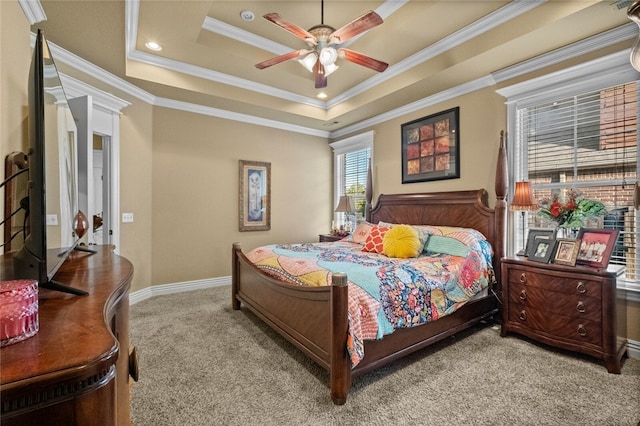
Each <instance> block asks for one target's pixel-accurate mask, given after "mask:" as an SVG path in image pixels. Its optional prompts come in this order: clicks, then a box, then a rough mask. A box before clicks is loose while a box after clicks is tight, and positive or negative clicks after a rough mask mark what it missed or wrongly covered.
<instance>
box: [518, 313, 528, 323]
mask: <svg viewBox="0 0 640 426" xmlns="http://www.w3.org/2000/svg"><path fill="white" fill-rule="evenodd" d="M519 318H520V320H521V321H526V320H527V313H526V312H525V311H521V312H520V315H519Z"/></svg>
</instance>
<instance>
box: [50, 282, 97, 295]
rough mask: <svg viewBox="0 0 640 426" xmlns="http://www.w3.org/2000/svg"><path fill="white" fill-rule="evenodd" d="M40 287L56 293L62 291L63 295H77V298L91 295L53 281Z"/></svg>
mask: <svg viewBox="0 0 640 426" xmlns="http://www.w3.org/2000/svg"><path fill="white" fill-rule="evenodd" d="M38 287H42V288H46V289H49V290H54V291H60V292H62V293H69V294H75V295H76V296H86V295H87V294H89V293H88V292H86V291H84V290H79V289H77V288H73V287H69V286H68V285H64V284H60V283H59V282H56V281H53V280H51V281H49V282H46V283H39V284H38Z"/></svg>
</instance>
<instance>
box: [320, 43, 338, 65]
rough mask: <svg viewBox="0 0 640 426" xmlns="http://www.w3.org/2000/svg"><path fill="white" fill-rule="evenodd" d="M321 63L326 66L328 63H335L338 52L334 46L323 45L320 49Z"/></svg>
mask: <svg viewBox="0 0 640 426" xmlns="http://www.w3.org/2000/svg"><path fill="white" fill-rule="evenodd" d="M319 59H320V63H321V64H322V65H324V66H325V67H326V66H328V65H333V64H334V63H335V62H336V59H338V52H337V51H336V49H334V48H333V47H331V46H329V47H323V48H322V50H320V58H319Z"/></svg>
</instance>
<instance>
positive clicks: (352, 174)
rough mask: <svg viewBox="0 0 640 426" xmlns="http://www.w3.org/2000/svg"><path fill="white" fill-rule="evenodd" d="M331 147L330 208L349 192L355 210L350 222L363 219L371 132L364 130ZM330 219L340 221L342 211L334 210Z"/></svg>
mask: <svg viewBox="0 0 640 426" xmlns="http://www.w3.org/2000/svg"><path fill="white" fill-rule="evenodd" d="M331 147H332V148H333V150H334V170H335V173H334V207H335V206H336V205H337V204H338V200H339V199H340V197H341V196H343V195H349V196H350V197H351V199H352V201H353V205H354V208H355V210H356V214H355V215H350V220H351V221H354V220H355V221H356V222H357V221H358V220H362V219H364V213H365V204H366V200H365V191H366V188H367V172H368V169H369V164H371V158H372V151H373V132H367V133H364V134H362V135H357V136H354V137H352V138H348V139H345V140H342V141H338V142H334V143H332V144H331ZM334 219H335V220H336V221H338V223H344V221H345V219H346V217H345V215H344V213H335V217H334Z"/></svg>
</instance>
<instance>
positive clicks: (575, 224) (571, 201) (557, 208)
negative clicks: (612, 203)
mask: <svg viewBox="0 0 640 426" xmlns="http://www.w3.org/2000/svg"><path fill="white" fill-rule="evenodd" d="M606 213H607V209H605V207H604V204H602V203H601V202H600V201H595V200H590V199H588V198H584V197H582V193H581V192H579V191H577V190H576V189H571V190H569V193H568V197H567V200H566V201H565V202H562V201H561V200H560V198H559V197H558V194H554V196H553V198H552V199H551V200H549V199H544V200H542V201H540V209H539V210H538V214H539V215H540V216H542V217H543V218H545V219H547V220H550V221H552V222H555V223H557V224H558V227H559V228H580V227H584V226H585V223H584V220H585V219H588V218H594V217H598V216H602V215H604V214H606Z"/></svg>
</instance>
